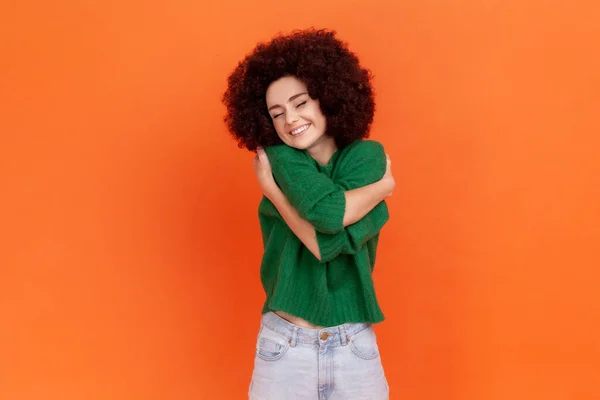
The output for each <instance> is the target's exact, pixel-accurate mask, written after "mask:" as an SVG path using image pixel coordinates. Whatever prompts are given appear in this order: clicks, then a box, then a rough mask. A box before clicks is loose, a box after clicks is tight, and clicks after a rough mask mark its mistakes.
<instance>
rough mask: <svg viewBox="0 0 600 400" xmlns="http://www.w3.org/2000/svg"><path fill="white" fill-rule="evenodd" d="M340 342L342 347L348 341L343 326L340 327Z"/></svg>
mask: <svg viewBox="0 0 600 400" xmlns="http://www.w3.org/2000/svg"><path fill="white" fill-rule="evenodd" d="M340 341H341V342H342V346H345V345H347V344H348V339H347V338H346V329H344V325H340Z"/></svg>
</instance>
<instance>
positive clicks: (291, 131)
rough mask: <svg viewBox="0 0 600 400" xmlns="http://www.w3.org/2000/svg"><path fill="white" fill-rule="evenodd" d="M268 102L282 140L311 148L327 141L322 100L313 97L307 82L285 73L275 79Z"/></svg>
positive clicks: (304, 147)
mask: <svg viewBox="0 0 600 400" xmlns="http://www.w3.org/2000/svg"><path fill="white" fill-rule="evenodd" d="M266 101H267V108H268V109H269V114H270V115H271V120H272V121H273V126H274V127H275V131H277V135H278V136H279V137H280V138H281V140H282V141H283V143H285V144H287V145H288V146H291V147H294V148H297V149H301V150H310V149H314V148H315V147H316V146H319V144H321V143H323V142H326V141H327V139H328V138H327V137H326V135H325V130H326V128H327V120H326V117H325V115H323V112H322V111H321V107H320V106H319V100H315V99H311V98H310V96H309V95H308V90H307V88H306V85H305V84H304V83H303V82H302V81H300V80H299V79H298V78H296V77H294V76H286V77H283V78H280V79H278V80H276V81H274V82H272V83H271V85H269V88H268V89H267V94H266Z"/></svg>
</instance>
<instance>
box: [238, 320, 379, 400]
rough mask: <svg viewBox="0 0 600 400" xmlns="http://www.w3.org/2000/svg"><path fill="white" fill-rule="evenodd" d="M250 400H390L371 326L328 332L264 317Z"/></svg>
mask: <svg viewBox="0 0 600 400" xmlns="http://www.w3.org/2000/svg"><path fill="white" fill-rule="evenodd" d="M249 398H250V400H292V399H310V400H388V399H389V389H388V385H387V381H386V378H385V375H384V372H383V367H382V365H381V358H380V356H379V349H378V347H377V339H376V337H375V332H374V331H373V327H372V326H371V324H366V323H353V324H343V325H339V326H334V327H328V328H324V329H307V328H302V327H300V326H297V325H294V324H292V323H290V322H288V321H287V320H285V319H283V318H281V317H280V316H278V315H277V314H275V313H272V312H268V313H266V314H264V315H263V316H262V319H261V325H260V331H259V334H258V340H257V343H256V357H255V359H254V371H253V373H252V381H251V383H250V390H249Z"/></svg>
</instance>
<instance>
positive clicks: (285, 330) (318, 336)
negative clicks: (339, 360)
mask: <svg viewBox="0 0 600 400" xmlns="http://www.w3.org/2000/svg"><path fill="white" fill-rule="evenodd" d="M261 323H262V324H263V325H264V326H266V327H267V328H269V329H270V330H272V331H273V332H276V333H278V334H280V335H282V336H284V337H286V338H287V339H288V341H289V342H290V343H292V345H295V344H296V343H306V344H316V345H319V344H320V343H323V342H327V341H329V342H330V344H331V345H334V346H335V345H338V344H339V345H341V346H345V345H346V343H347V342H348V338H350V337H352V336H354V335H356V334H357V333H359V332H361V331H362V330H364V329H367V328H368V327H370V326H371V324H370V323H362V322H360V323H346V324H342V325H337V326H331V327H327V328H323V329H309V328H304V327H301V326H298V325H294V324H292V323H291V322H289V321H287V320H285V319H283V318H281V317H280V316H279V315H277V314H275V313H274V312H267V313H265V314H263V316H262V319H261Z"/></svg>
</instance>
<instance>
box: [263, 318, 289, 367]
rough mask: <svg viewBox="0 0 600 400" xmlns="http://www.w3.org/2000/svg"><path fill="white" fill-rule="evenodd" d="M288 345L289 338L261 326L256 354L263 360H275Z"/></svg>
mask: <svg viewBox="0 0 600 400" xmlns="http://www.w3.org/2000/svg"><path fill="white" fill-rule="evenodd" d="M289 347H290V343H289V340H288V339H287V338H286V337H285V336H282V335H280V334H278V333H275V332H273V331H272V330H270V329H269V328H267V327H265V326H263V327H262V328H261V330H260V333H259V335H258V341H257V343H256V356H257V357H258V358H260V359H261V360H264V361H277V360H279V359H280V358H281V357H283V356H284V354H285V353H286V352H287V350H288V349H289Z"/></svg>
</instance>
